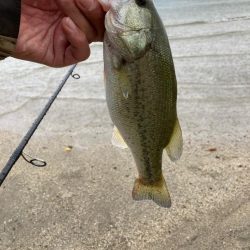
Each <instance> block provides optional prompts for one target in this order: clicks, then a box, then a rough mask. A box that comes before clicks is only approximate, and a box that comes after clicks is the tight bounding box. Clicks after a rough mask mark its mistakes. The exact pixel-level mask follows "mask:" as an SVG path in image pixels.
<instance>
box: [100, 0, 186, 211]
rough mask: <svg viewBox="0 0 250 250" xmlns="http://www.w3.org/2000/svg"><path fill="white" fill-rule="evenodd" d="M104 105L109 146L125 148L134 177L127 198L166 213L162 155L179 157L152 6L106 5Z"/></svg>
mask: <svg viewBox="0 0 250 250" xmlns="http://www.w3.org/2000/svg"><path fill="white" fill-rule="evenodd" d="M105 26H106V34H105V38H104V71H105V78H106V99H107V104H108V109H109V113H110V116H111V119H112V121H113V123H114V124H115V129H114V133H113V139H112V141H113V144H115V145H118V146H121V147H125V145H128V147H129V148H130V150H131V152H132V154H133V157H134V160H135V162H136V166H137V169H138V172H139V177H138V179H136V180H135V184H134V188H133V192H132V196H133V199H134V200H145V199H150V200H153V201H154V202H155V203H157V204H158V205H160V206H162V207H170V206H171V199H170V195H169V192H168V189H167V186H166V182H165V179H164V177H163V175H162V153H163V150H164V148H165V149H166V151H167V153H168V155H169V157H170V159H171V160H172V161H176V160H177V159H179V158H180V156H181V153H182V144H183V143H182V132H181V128H180V125H179V121H178V118H177V110H176V101H177V81H176V75H175V69H174V63H173V59H172V54H171V50H170V45H169V41H168V37H167V34H166V31H165V28H164V25H163V23H162V21H161V19H160V17H159V15H158V13H157V10H156V8H155V7H154V4H153V2H152V0H116V1H113V2H112V1H111V9H110V10H109V12H108V13H107V15H106V19H105Z"/></svg>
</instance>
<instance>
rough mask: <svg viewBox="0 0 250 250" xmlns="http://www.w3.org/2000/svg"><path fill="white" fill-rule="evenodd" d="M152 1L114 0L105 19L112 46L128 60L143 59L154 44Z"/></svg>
mask: <svg viewBox="0 0 250 250" xmlns="http://www.w3.org/2000/svg"><path fill="white" fill-rule="evenodd" d="M151 4H152V0H113V1H111V2H110V6H111V8H110V10H109V12H108V13H107V15H106V18H105V27H106V35H107V37H108V40H109V42H110V43H111V46H112V47H113V48H114V49H115V50H116V51H117V52H118V53H119V54H120V55H121V56H122V57H123V58H124V59H126V60H128V61H134V60H136V59H138V58H140V57H142V56H143V55H144V54H145V53H146V52H147V50H148V49H149V48H150V45H151V43H152V34H151V32H152V13H151V11H150V5H151Z"/></svg>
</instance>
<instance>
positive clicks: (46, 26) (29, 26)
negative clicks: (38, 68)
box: [14, 0, 105, 67]
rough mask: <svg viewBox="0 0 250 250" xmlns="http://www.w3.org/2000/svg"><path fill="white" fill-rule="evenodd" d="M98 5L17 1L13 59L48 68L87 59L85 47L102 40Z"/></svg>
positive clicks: (79, 0) (81, 0)
mask: <svg viewBox="0 0 250 250" xmlns="http://www.w3.org/2000/svg"><path fill="white" fill-rule="evenodd" d="M101 4H102V3H101ZM101 4H100V3H99V1H98V0H21V6H22V7H21V9H22V10H21V22H20V31H19V36H18V39H17V45H16V50H15V52H14V57H16V58H19V59H23V60H29V61H34V62H38V63H42V64H45V65H48V66H52V67H63V66H68V65H71V64H74V63H77V62H79V61H83V60H85V59H87V58H88V57H89V55H90V48H89V44H90V43H91V42H94V41H102V39H103V34H104V16H105V11H104V10H103V7H102V5H101Z"/></svg>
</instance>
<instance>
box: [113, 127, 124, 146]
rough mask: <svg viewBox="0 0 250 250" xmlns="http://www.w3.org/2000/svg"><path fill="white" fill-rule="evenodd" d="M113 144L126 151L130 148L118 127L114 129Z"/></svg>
mask: <svg viewBox="0 0 250 250" xmlns="http://www.w3.org/2000/svg"><path fill="white" fill-rule="evenodd" d="M111 142H112V144H113V145H114V146H116V147H118V148H122V149H126V148H128V145H127V144H126V142H125V141H124V139H123V137H122V135H121V134H120V132H119V130H118V128H117V127H114V130H113V135H112V140H111Z"/></svg>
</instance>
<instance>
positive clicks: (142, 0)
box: [135, 0, 147, 6]
mask: <svg viewBox="0 0 250 250" xmlns="http://www.w3.org/2000/svg"><path fill="white" fill-rule="evenodd" d="M135 2H136V4H137V5H138V6H145V5H146V3H147V1H146V0H135Z"/></svg>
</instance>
